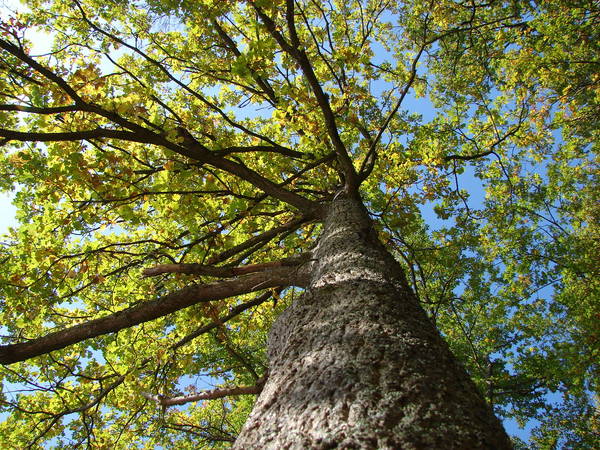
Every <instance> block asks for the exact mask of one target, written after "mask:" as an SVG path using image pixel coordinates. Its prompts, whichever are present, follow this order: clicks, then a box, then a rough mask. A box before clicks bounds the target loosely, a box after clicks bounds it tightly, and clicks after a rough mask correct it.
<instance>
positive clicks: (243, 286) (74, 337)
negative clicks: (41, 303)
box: [0, 265, 308, 364]
mask: <svg viewBox="0 0 600 450" xmlns="http://www.w3.org/2000/svg"><path fill="white" fill-rule="evenodd" d="M307 281H308V271H307V270H305V268H304V266H302V265H300V266H280V267H273V268H272V269H270V270H265V271H263V272H256V273H251V274H248V275H244V276H240V277H239V278H235V279H231V280H225V281H219V282H215V283H209V284H195V285H192V286H188V287H186V288H183V289H181V290H179V291H177V292H173V293H171V294H168V295H165V296H164V297H160V298H158V299H156V300H152V301H149V302H144V303H140V304H138V305H135V306H132V307H130V308H127V309H125V310H122V311H119V312H116V313H114V314H110V315H108V316H106V317H102V318H99V319H94V320H90V321H88V322H85V323H81V324H79V325H75V326H72V327H70V328H66V329H64V330H59V331H55V332H53V333H50V334H48V335H46V336H42V337H39V338H35V339H32V340H30V341H28V342H22V343H19V344H11V345H2V346H0V364H12V363H15V362H18V361H24V360H26V359H29V358H33V357H35V356H39V355H43V354H45V353H49V352H51V351H53V350H58V349H61V348H64V347H67V346H69V345H72V344H76V343H78V342H81V341H84V340H86V339H89V338H93V337H96V336H100V335H103V334H108V333H114V332H117V331H119V330H122V329H124V328H129V327H132V326H134V325H138V324H140V323H144V322H148V321H150V320H154V319H158V318H159V317H163V316H166V315H168V314H171V313H173V312H175V311H179V310H181V309H184V308H187V307H189V306H192V305H196V304H198V303H202V302H209V301H213V300H221V299H224V298H228V297H232V296H234V295H241V294H247V293H250V292H256V291H260V290H262V289H267V288H271V287H278V286H305V285H306V284H307Z"/></svg>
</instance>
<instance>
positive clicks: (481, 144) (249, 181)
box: [0, 0, 600, 448]
mask: <svg viewBox="0 0 600 450" xmlns="http://www.w3.org/2000/svg"><path fill="white" fill-rule="evenodd" d="M29 6H30V7H31V11H32V12H30V13H19V14H13V15H11V16H10V17H9V16H7V17H5V18H3V20H2V24H1V25H0V26H1V31H2V37H1V38H0V71H1V72H2V77H1V78H0V97H1V98H0V119H1V120H0V123H1V124H2V126H1V127H0V138H1V139H2V143H3V144H4V145H3V147H2V148H3V151H4V153H3V154H2V157H1V159H0V173H1V174H2V176H1V177H0V186H1V187H2V189H4V190H7V191H17V194H16V200H15V203H16V204H17V206H18V207H19V213H18V219H19V220H20V222H21V225H20V226H19V228H18V229H14V230H10V232H9V234H8V235H7V236H6V238H5V239H4V241H5V242H3V245H2V247H0V258H1V260H2V262H3V271H2V274H1V275H0V277H1V279H0V289H1V290H0V301H1V302H2V321H1V323H2V325H3V327H2V334H3V339H4V345H3V346H2V347H0V361H1V362H2V363H4V364H6V365H5V366H4V367H3V369H2V376H3V386H4V394H3V397H2V407H3V409H4V410H5V411H6V413H7V414H9V415H7V417H6V420H5V421H4V422H3V423H2V425H1V426H0V442H3V443H4V444H3V445H4V446H16V447H25V446H28V445H34V446H35V445H43V444H44V443H46V444H55V445H59V446H60V445H67V444H68V445H74V444H77V443H79V444H84V443H86V442H87V443H88V444H89V445H97V446H103V445H104V446H108V447H111V448H115V447H129V446H140V447H141V446H152V445H163V446H176V447H177V448H186V446H188V447H191V448H196V447H198V445H204V446H209V445H210V446H214V447H219V446H228V445H230V444H231V442H233V441H234V440H235V439H236V436H237V435H238V433H239V432H240V429H241V427H242V425H243V424H244V422H245V421H246V418H247V416H248V414H249V412H250V410H251V409H252V406H253V402H254V397H252V396H249V395H242V394H255V393H257V392H259V391H260V390H261V389H262V386H263V384H264V382H265V376H266V375H268V373H267V366H268V358H267V353H266V350H265V348H266V345H265V343H266V339H267V333H268V332H269V330H270V329H271V327H272V325H273V322H274V320H275V319H276V318H277V317H278V316H279V315H280V314H281V312H282V311H283V310H285V309H286V308H288V307H290V305H292V304H294V305H297V304H298V302H295V303H294V301H295V300H297V299H298V295H299V293H298V290H297V288H294V287H293V286H297V287H305V286H306V285H307V284H308V283H309V282H308V281H307V277H309V276H310V273H311V271H312V268H313V267H314V264H315V261H314V258H313V256H314V255H313V253H311V252H313V251H316V250H314V246H315V245H316V244H317V242H318V239H319V236H320V235H321V233H322V231H323V227H322V224H321V222H322V220H323V218H324V217H325V216H327V214H326V213H325V211H327V210H328V208H329V207H328V205H330V204H331V203H332V202H333V203H335V202H334V199H335V200H336V201H337V200H339V199H344V198H356V197H357V195H358V194H359V195H360V198H362V202H363V203H364V205H365V206H366V208H367V210H368V211H369V213H370V218H371V219H372V220H373V227H374V231H373V232H371V231H369V232H368V233H366V234H368V235H369V236H371V237H370V238H369V239H372V236H373V235H376V236H377V238H378V239H379V240H380V241H381V242H383V243H384V244H385V245H386V247H387V248H388V249H389V250H390V251H391V252H392V253H393V254H394V255H395V256H396V257H397V259H398V260H399V261H400V262H401V263H402V264H403V266H404V268H405V272H406V274H407V278H408V282H409V283H410V284H411V286H412V289H413V290H414V292H416V294H417V296H418V298H419V300H420V302H421V305H422V306H423V308H424V309H425V310H426V311H427V313H428V315H429V317H430V319H431V320H432V321H433V322H434V323H435V325H436V326H437V327H438V329H439V330H440V331H441V332H442V334H443V335H444V337H445V338H446V340H447V341H448V343H449V344H450V347H451V348H452V350H453V351H454V354H455V355H456V356H457V357H458V358H459V359H460V360H461V361H462V362H463V363H464V364H465V366H466V367H467V370H468V372H469V374H470V375H471V377H472V378H473V380H474V381H475V383H476V384H477V385H478V387H479V389H480V391H481V392H482V393H483V395H484V396H485V397H486V399H487V401H488V402H489V403H490V404H492V405H493V406H494V408H495V410H496V412H497V413H499V414H501V415H503V416H505V417H513V418H516V419H517V420H519V421H522V422H525V421H527V420H530V419H532V418H533V419H537V420H538V421H539V422H540V425H539V427H538V429H537V431H535V433H534V439H535V442H537V444H536V445H539V446H540V447H543V448H544V447H551V446H553V445H554V446H560V445H565V446H573V445H577V446H580V447H583V448H585V447H586V446H588V447H589V448H593V447H594V443H595V442H597V440H598V433H599V432H600V431H599V429H598V421H597V417H598V416H597V407H596V406H595V404H594V403H593V401H592V396H593V395H595V393H596V392H597V378H596V377H597V361H598V357H599V351H598V348H599V346H598V336H599V334H598V332H599V330H598V323H599V322H598V318H599V317H600V307H599V304H600V303H599V302H598V297H599V296H598V291H599V284H598V283H599V282H598V280H599V277H598V275H599V274H598V260H597V254H598V239H599V237H600V236H599V235H598V215H599V210H598V204H599V202H598V189H597V177H598V175H597V173H598V167H597V165H598V160H597V146H598V127H597V124H598V119H599V117H600V108H599V101H600V90H599V85H600V75H599V73H600V71H599V70H598V69H599V65H600V58H599V53H600V52H599V44H598V42H600V36H598V33H599V32H598V30H600V26H599V25H600V24H599V22H600V10H599V9H598V5H597V4H596V2H593V1H566V0H561V1H559V0H550V1H543V2H530V3H525V2H516V1H515V2H511V1H504V2H503V1H498V2H475V1H468V2H455V1H445V0H442V1H439V0H438V1H435V2H397V1H355V2H349V1H333V0H332V1H327V2H320V1H314V0H310V1H308V0H307V1H295V2H294V1H287V2H283V1H260V0H255V1H250V0H249V1H247V2H242V1H240V2H235V1H220V2H217V1H212V0H203V1H172V2H165V1H160V2H153V1H150V2H145V3H136V2H121V1H111V2H106V1H102V2H100V1H91V0H90V1H85V2H73V1H54V2H38V1H32V2H29ZM35 29H41V30H45V31H47V32H49V33H51V36H52V39H53V40H54V42H53V45H52V50H51V51H50V52H48V53H46V54H43V55H35V54H34V53H33V51H32V50H31V42H30V41H28V34H29V33H30V30H35ZM419 102H420V103H419ZM424 111H428V112H429V111H431V114H428V115H427V117H423V116H422V115H421V114H419V112H424ZM481 192H485V195H481ZM433 212H435V214H436V215H437V219H434V215H433ZM361 220H362V219H361ZM427 222H429V223H427ZM364 239H367V237H365V236H357V239H356V240H357V242H358V241H361V240H364ZM373 239H374V238H373ZM385 264H388V262H386V263H385ZM389 264H392V263H391V262H389ZM253 292H255V294H253ZM321 305H322V304H321ZM318 307H319V305H318V304H317V305H316V306H315V307H314V308H315V309H318ZM289 311H294V307H292V309H288V312H287V313H286V314H288V316H289V314H290V313H289ZM277 333H280V334H279V335H281V330H279V331H278V332H277ZM277 333H275V335H277ZM420 356H422V355H418V356H417V357H415V359H418V357H420ZM390 364H392V362H391V361H390ZM366 369H367V367H365V370H366ZM207 377H208V378H207ZM207 379H209V380H211V381H210V382H211V383H213V384H216V385H218V386H219V389H217V390H214V389H210V388H209V389H208V390H204V388H206V387H207V386H203V383H205V382H206V380H207ZM548 393H555V394H554V395H552V396H548V395H547V394H548ZM178 405H181V406H178ZM574 418H577V420H574Z"/></svg>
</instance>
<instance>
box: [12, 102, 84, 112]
mask: <svg viewBox="0 0 600 450" xmlns="http://www.w3.org/2000/svg"><path fill="white" fill-rule="evenodd" d="M80 110H81V108H79V107H78V106H77V105H67V106H49V107H47V108H40V107H37V106H25V105H10V104H5V105H0V111H19V112H26V113H32V114H58V113H63V112H76V111H80Z"/></svg>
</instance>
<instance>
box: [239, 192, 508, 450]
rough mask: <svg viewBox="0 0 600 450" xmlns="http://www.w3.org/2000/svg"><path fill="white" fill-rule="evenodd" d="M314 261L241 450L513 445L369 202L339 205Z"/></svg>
mask: <svg viewBox="0 0 600 450" xmlns="http://www.w3.org/2000/svg"><path fill="white" fill-rule="evenodd" d="M313 258H314V261H313V263H312V264H313V267H312V277H311V282H310V285H309V287H308V288H307V290H306V292H305V293H304V295H303V296H302V297H301V298H299V299H297V300H296V301H295V302H294V303H293V304H292V305H291V306H290V307H289V308H288V309H287V310H286V311H285V312H284V313H283V314H282V315H281V316H280V317H279V318H278V320H277V322H276V323H275V325H274V326H273V329H272V330H271V334H270V336H269V364H270V368H269V370H270V373H269V379H268V381H267V384H266V385H265V387H264V389H263V391H262V393H261V395H260V396H259V398H258V400H257V403H256V405H255V407H254V410H253V411H252V414H251V415H250V418H249V419H248V421H247V423H246V425H245V426H244V428H243V430H242V432H241V433H240V436H239V438H238V440H237V441H236V444H235V447H234V448H238V449H244V450H246V449H253V448H256V449H288V448H293V449H307V448H319V449H330V448H367V449H449V448H456V449H479V448H490V449H492V448H493V449H504V448H511V444H510V441H509V439H508V437H507V435H506V433H505V432H504V429H503V428H502V425H501V424H500V422H499V420H498V419H497V418H496V417H495V416H494V414H493V413H492V411H491V408H490V407H489V406H488V405H487V404H486V402H485V401H484V400H483V398H482V396H481V395H480V393H479V392H478V391H477V388H476V387H475V385H474V384H473V382H472V381H471V380H470V378H469V377H468V375H467V373H466V372H465V370H464V368H463V367H462V366H460V365H459V364H458V363H457V362H456V360H455V359H454V357H453V355H452V354H451V352H450V350H449V348H448V346H447V344H446V343H445V342H444V341H443V340H442V338H441V337H440V335H439V333H438V331H437V330H436V329H435V327H434V326H433V324H432V323H431V321H430V320H429V319H428V317H427V316H426V314H425V312H424V311H423V309H422V308H421V307H420V305H419V303H418V300H417V298H416V296H415V295H414V293H413V292H412V290H411V289H410V288H409V286H408V284H407V282H406V279H405V277H404V274H403V271H402V269H401V267H400V265H399V264H398V263H397V262H396V261H395V259H394V258H393V257H392V256H391V255H390V254H389V253H388V252H387V251H386V250H385V248H384V247H383V245H382V244H381V243H380V241H379V239H378V237H377V235H376V232H375V231H374V230H373V228H372V227H371V220H370V218H369V217H368V214H367V212H366V211H365V209H364V207H363V205H362V204H361V203H360V202H359V201H358V200H352V199H346V198H341V199H338V200H336V201H334V202H333V203H332V204H331V205H330V206H329V211H328V213H327V217H326V220H325V224H324V230H323V234H322V236H321V238H320V240H319V243H318V245H317V247H316V248H315V249H314V252H313Z"/></svg>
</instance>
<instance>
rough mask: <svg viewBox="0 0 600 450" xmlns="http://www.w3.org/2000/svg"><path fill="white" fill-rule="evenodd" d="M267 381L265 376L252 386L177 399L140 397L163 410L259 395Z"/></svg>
mask: <svg viewBox="0 0 600 450" xmlns="http://www.w3.org/2000/svg"><path fill="white" fill-rule="evenodd" d="M266 381H267V375H265V376H263V377H262V378H259V379H258V380H257V381H256V384H255V385H253V386H236V387H230V388H217V389H213V390H211V391H204V392H201V393H199V394H193V395H181V396H178V397H165V396H164V395H153V394H149V393H147V392H142V395H143V396H144V397H145V398H147V399H148V400H153V401H155V402H156V403H158V404H159V405H160V406H162V407H163V408H168V407H169V406H175V405H185V404H186V403H190V402H197V401H199V400H214V399H217V398H223V397H228V396H230V395H253V394H260V393H261V391H262V389H263V386H264V385H265V382H266Z"/></svg>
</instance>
